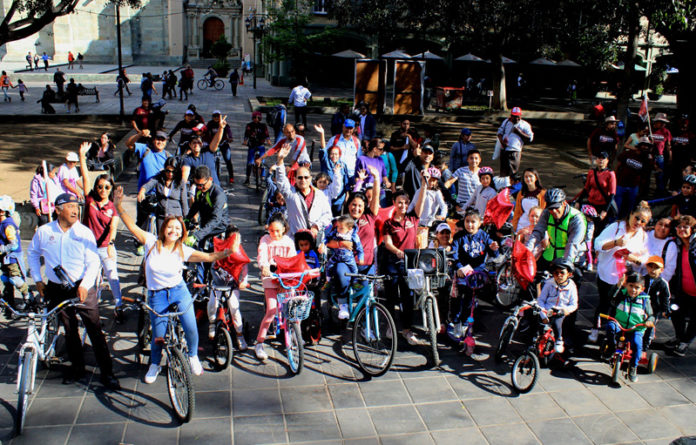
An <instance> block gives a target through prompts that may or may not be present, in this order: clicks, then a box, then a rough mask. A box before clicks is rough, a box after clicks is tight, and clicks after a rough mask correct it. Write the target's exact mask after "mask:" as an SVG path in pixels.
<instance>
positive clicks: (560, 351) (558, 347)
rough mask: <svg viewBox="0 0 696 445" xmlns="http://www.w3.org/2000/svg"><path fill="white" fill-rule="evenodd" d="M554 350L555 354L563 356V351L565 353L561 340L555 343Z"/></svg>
mask: <svg viewBox="0 0 696 445" xmlns="http://www.w3.org/2000/svg"><path fill="white" fill-rule="evenodd" d="M554 350H555V351H556V354H563V351H565V347H564V346H563V340H558V341H557V342H556V346H555V347H554Z"/></svg>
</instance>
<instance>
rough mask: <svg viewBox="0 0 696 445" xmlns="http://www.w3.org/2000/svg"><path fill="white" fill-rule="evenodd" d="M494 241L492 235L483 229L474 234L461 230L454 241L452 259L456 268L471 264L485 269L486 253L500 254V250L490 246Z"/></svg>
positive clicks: (476, 268)
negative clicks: (494, 249) (492, 248)
mask: <svg viewBox="0 0 696 445" xmlns="http://www.w3.org/2000/svg"><path fill="white" fill-rule="evenodd" d="M492 242H493V240H492V239H491V237H490V236H489V235H488V234H487V233H486V232H484V231H483V230H481V229H479V231H478V232H476V233H474V234H470V233H467V232H466V231H462V232H459V233H458V234H457V235H456V236H455V237H454V242H453V243H452V259H453V260H454V264H455V267H456V269H457V270H458V269H461V268H462V267H464V266H466V265H469V266H471V268H472V269H474V270H476V271H479V272H480V271H483V270H484V269H485V268H484V263H485V261H486V255H487V254H488V255H491V256H493V257H496V256H498V252H497V251H493V250H491V248H490V247H489V246H490V245H491V243H492Z"/></svg>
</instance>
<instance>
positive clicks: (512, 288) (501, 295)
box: [495, 263, 520, 309]
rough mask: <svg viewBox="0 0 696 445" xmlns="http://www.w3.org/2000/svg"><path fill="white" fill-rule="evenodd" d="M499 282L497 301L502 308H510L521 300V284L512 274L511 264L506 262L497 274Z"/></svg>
mask: <svg viewBox="0 0 696 445" xmlns="http://www.w3.org/2000/svg"><path fill="white" fill-rule="evenodd" d="M495 281H496V283H497V287H496V291H495V303H496V304H497V305H498V306H499V307H501V308H502V309H509V308H511V307H512V306H514V305H515V304H516V303H517V301H518V300H519V295H520V285H519V283H517V280H516V279H515V277H514V276H513V274H512V270H511V265H510V264H509V263H508V264H505V265H504V266H503V267H501V268H500V270H499V271H498V273H497V274H496V277H495Z"/></svg>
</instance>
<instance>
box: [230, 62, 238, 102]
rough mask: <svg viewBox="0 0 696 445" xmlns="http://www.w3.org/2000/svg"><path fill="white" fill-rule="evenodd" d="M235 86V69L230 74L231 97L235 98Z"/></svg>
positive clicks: (236, 80)
mask: <svg viewBox="0 0 696 445" xmlns="http://www.w3.org/2000/svg"><path fill="white" fill-rule="evenodd" d="M237 85H239V71H237V68H235V69H234V71H232V74H230V87H231V88H232V96H234V97H237Z"/></svg>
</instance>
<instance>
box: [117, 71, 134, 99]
mask: <svg viewBox="0 0 696 445" xmlns="http://www.w3.org/2000/svg"><path fill="white" fill-rule="evenodd" d="M129 83H130V79H129V78H128V75H127V74H126V69H125V68H124V69H122V70H121V73H120V74H119V75H118V76H116V92H115V93H114V96H115V95H117V94H118V92H119V91H121V90H122V89H124V88H125V89H126V91H127V92H128V95H129V96H130V95H131V91H130V89H129V88H128V84H129Z"/></svg>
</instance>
